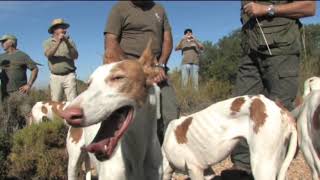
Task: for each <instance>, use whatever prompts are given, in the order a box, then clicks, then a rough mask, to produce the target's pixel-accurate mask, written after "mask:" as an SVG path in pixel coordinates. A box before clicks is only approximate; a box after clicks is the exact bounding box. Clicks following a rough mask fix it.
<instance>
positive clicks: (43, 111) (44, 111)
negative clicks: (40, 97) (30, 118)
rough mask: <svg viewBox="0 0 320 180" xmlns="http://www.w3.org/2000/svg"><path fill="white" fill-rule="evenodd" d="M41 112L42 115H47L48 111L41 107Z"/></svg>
mask: <svg viewBox="0 0 320 180" xmlns="http://www.w3.org/2000/svg"><path fill="white" fill-rule="evenodd" d="M41 112H42V113H43V114H47V113H48V109H47V108H46V107H45V106H42V107H41Z"/></svg>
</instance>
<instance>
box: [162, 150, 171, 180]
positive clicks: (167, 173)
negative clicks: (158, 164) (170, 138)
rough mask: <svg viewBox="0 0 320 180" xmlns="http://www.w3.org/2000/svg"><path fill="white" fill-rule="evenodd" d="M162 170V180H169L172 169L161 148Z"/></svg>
mask: <svg viewBox="0 0 320 180" xmlns="http://www.w3.org/2000/svg"><path fill="white" fill-rule="evenodd" d="M162 169H163V175H162V180H171V178H172V173H173V169H172V167H171V166H170V164H169V161H168V159H167V157H166V155H165V152H164V150H163V148H162Z"/></svg>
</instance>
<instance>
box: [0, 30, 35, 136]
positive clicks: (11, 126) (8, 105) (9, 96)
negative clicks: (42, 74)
mask: <svg viewBox="0 0 320 180" xmlns="http://www.w3.org/2000/svg"><path fill="white" fill-rule="evenodd" d="M0 42H1V45H2V48H3V49H4V51H5V52H4V53H3V54H1V55H0V66H1V69H2V72H1V94H2V97H1V99H2V101H3V103H2V108H1V110H3V111H4V113H7V117H6V118H3V121H7V122H2V123H4V124H3V126H2V127H3V128H6V129H4V130H5V131H6V132H8V133H12V132H14V131H16V130H18V129H21V128H22V127H23V126H24V125H25V123H26V122H25V118H26V117H27V114H28V113H29V112H30V111H31V104H30V101H29V99H28V97H27V93H28V92H29V91H30V89H31V87H32V85H33V83H34V81H35V80H36V78H37V75H38V68H37V65H36V63H35V62H34V61H33V60H32V59H31V58H30V57H29V56H28V55H27V54H26V53H24V52H22V51H21V50H19V49H17V45H18V44H17V43H18V41H17V38H16V37H15V36H14V35H10V34H6V35H3V36H2V37H1V39H0ZM27 69H29V70H31V75H30V78H29V81H28V80H27Z"/></svg>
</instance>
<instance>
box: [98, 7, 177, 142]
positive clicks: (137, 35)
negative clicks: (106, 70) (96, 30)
mask: <svg viewBox="0 0 320 180" xmlns="http://www.w3.org/2000/svg"><path fill="white" fill-rule="evenodd" d="M104 35H105V58H104V63H111V62H115V61H120V60H121V59H124V58H129V59H138V58H139V57H140V55H141V54H142V52H143V50H144V48H145V47H146V46H147V42H148V41H149V40H150V39H151V38H152V40H153V41H152V52H153V54H154V55H155V56H156V57H157V60H158V65H157V67H158V68H159V71H161V74H160V75H159V76H158V77H157V78H155V82H156V83H158V85H159V86H160V88H161V110H162V112H161V114H162V120H159V121H158V122H159V123H158V137H159V140H160V143H162V141H163V136H164V133H165V130H166V128H167V126H168V124H169V122H170V121H171V120H173V119H176V118H178V116H179V109H178V103H177V100H176V96H175V92H174V90H173V88H172V87H171V86H170V85H169V82H168V80H167V74H166V64H167V61H168V59H169V56H170V54H171V50H172V35H171V27H170V24H169V21H168V18H167V15H166V13H165V10H164V8H163V7H162V6H161V5H159V4H157V3H155V2H153V1H119V2H118V3H117V4H116V5H115V6H113V8H112V10H111V13H110V15H109V18H108V22H107V24H106V28H105V31H104ZM119 56H120V59H115V58H114V57H119Z"/></svg>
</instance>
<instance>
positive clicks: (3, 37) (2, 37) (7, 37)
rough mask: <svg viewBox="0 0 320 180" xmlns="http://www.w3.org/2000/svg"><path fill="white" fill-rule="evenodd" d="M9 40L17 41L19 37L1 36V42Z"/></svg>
mask: <svg viewBox="0 0 320 180" xmlns="http://www.w3.org/2000/svg"><path fill="white" fill-rule="evenodd" d="M8 39H11V40H14V41H17V37H15V36H14V35H12V34H5V35H3V36H1V38H0V42H3V41H6V40H8Z"/></svg>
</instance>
